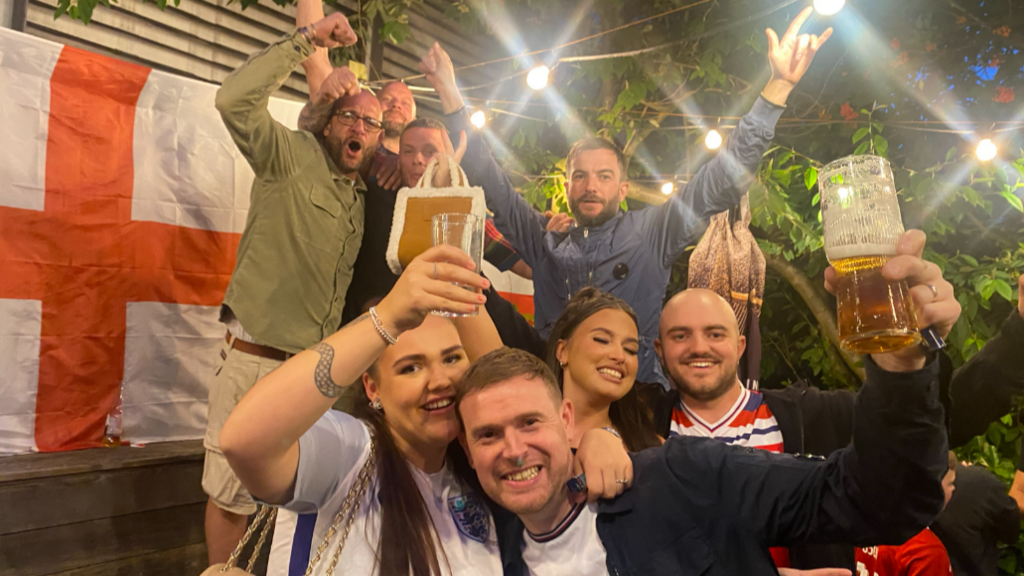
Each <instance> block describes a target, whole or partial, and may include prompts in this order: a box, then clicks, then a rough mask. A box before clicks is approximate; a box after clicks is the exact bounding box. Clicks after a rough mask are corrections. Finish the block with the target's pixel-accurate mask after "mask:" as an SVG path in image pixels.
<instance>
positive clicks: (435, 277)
mask: <svg viewBox="0 0 1024 576" xmlns="http://www.w3.org/2000/svg"><path fill="white" fill-rule="evenodd" d="M434 280H437V262H434ZM932 290H935V288H934V287H933V288H932Z"/></svg>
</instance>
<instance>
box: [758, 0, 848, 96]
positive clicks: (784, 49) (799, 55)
mask: <svg viewBox="0 0 1024 576" xmlns="http://www.w3.org/2000/svg"><path fill="white" fill-rule="evenodd" d="M812 12H814V9H813V8H811V7H810V6H808V7H807V8H804V9H803V10H802V11H801V12H800V14H798V15H797V17H796V19H794V20H793V22H792V23H791V24H790V25H789V30H786V34H785V35H784V36H783V37H782V38H781V39H780V38H779V36H778V34H776V33H775V30H772V29H771V28H769V29H768V30H766V31H765V32H766V33H767V34H768V63H769V64H770V65H771V67H772V80H781V81H783V82H787V83H788V84H789V85H790V86H791V87H792V86H796V84H797V82H800V79H801V78H803V77H804V74H805V73H806V72H807V68H808V67H809V66H810V65H811V61H812V60H814V55H815V53H817V52H818V49H819V48H821V47H822V46H823V45H824V44H825V42H826V41H827V40H828V39H829V37H830V36H832V29H831V28H829V29H828V30H825V32H824V34H822V35H821V36H815V35H814V34H800V28H801V27H802V26H803V25H804V23H805V22H807V19H808V18H810V16H811V13H812Z"/></svg>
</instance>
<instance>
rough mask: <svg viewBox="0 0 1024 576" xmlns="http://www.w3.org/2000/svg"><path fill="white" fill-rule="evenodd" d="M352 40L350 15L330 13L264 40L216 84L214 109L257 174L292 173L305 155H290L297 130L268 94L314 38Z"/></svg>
mask: <svg viewBox="0 0 1024 576" xmlns="http://www.w3.org/2000/svg"><path fill="white" fill-rule="evenodd" d="M355 41H356V36H355V32H353V31H352V27H351V26H349V24H348V20H346V19H345V17H344V16H342V15H341V14H333V15H331V17H328V18H324V19H322V20H320V21H319V22H317V23H316V24H314V25H313V26H311V27H310V28H308V29H307V30H306V31H305V32H303V31H297V32H294V33H292V34H290V35H288V36H285V37H284V38H282V39H280V40H278V41H277V42H275V43H273V44H271V45H270V46H267V48H266V49H264V50H263V51H261V52H259V53H257V54H255V55H253V56H252V57H251V58H250V59H249V60H248V61H247V62H246V63H245V64H243V65H242V66H240V67H239V68H238V69H237V70H235V71H234V72H232V73H231V74H230V75H229V76H228V77H227V78H225V79H224V83H223V84H222V85H221V87H220V89H219V90H217V97H216V106H217V110H218V111H219V112H220V116H221V119H222V120H223V121H224V125H225V126H226V127H227V129H228V132H229V133H230V134H231V138H232V139H233V140H234V141H235V144H236V145H237V146H238V149H239V150H240V151H241V152H242V155H243V156H245V159H246V160H247V161H248V162H249V165H250V166H252V169H253V171H254V172H255V173H256V176H257V177H264V176H266V175H267V174H268V173H270V172H273V173H277V174H284V175H287V174H291V173H293V172H294V171H295V170H297V169H298V168H300V167H301V166H302V165H304V164H305V162H306V161H307V160H308V159H306V158H293V156H292V154H291V141H292V139H293V138H297V137H300V136H297V135H295V134H294V133H293V132H292V131H291V130H289V129H287V128H285V127H284V126H282V125H281V124H280V123H279V122H277V121H276V120H274V118H273V117H272V116H271V115H270V111H269V110H268V109H267V105H268V103H269V102H270V96H271V94H273V93H274V91H276V90H277V89H278V88H280V87H281V84H283V83H284V81H285V80H286V79H287V78H288V76H289V75H290V74H291V73H292V70H294V69H295V65H296V64H298V63H299V62H301V61H302V60H304V59H305V58H306V57H307V56H308V55H309V54H310V53H311V52H312V50H313V47H314V42H315V43H316V45H317V46H338V45H346V46H347V45H350V44H354V43H355Z"/></svg>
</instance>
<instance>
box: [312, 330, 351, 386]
mask: <svg viewBox="0 0 1024 576" xmlns="http://www.w3.org/2000/svg"><path fill="white" fill-rule="evenodd" d="M310 350H312V351H313V352H316V353H318V354H320V360H319V361H317V363H316V370H314V371H313V382H314V383H316V389H317V390H319V391H320V393H321V394H323V395H324V396H326V397H328V398H337V397H338V396H341V393H342V392H344V391H345V388H344V387H342V386H338V385H337V384H335V383H334V380H332V379H331V362H333V361H334V348H332V347H331V345H330V344H328V343H326V342H321V343H319V344H317V345H316V346H313V347H312V348H310Z"/></svg>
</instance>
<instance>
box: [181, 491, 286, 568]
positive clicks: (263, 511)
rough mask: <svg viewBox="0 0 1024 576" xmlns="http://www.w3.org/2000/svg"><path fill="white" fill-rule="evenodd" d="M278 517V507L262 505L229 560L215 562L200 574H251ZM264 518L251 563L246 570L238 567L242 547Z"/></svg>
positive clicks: (250, 558) (250, 559)
mask: <svg viewBox="0 0 1024 576" xmlns="http://www.w3.org/2000/svg"><path fill="white" fill-rule="evenodd" d="M276 518H277V508H271V507H270V506H260V507H259V511H258V512H257V513H256V518H255V519H254V520H253V521H252V524H250V525H249V528H248V529H247V530H246V531H245V534H243V535H242V539H241V540H239V541H238V545H237V546H235V551H234V552H232V553H231V556H230V557H229V558H228V561H227V562H226V563H224V564H214V565H213V566H210V567H209V568H207V569H206V570H204V571H203V573H202V574H200V575H199V576H215V575H216V574H227V575H228V576H244V575H251V574H252V570H253V567H255V566H256V560H257V559H258V558H259V556H260V550H263V544H264V543H265V542H266V541H267V534H269V533H270V527H271V526H273V525H274V520H275V519H276ZM264 519H265V520H266V523H265V524H263V530H262V531H261V532H260V539H259V540H257V541H256V547H255V548H253V550H252V556H250V557H249V564H248V565H247V566H246V569H245V570H242V569H241V568H239V567H237V566H236V564H237V562H238V557H239V556H241V554H242V549H243V548H245V545H246V544H248V543H249V540H251V539H252V535H253V534H255V533H256V528H258V527H259V525H260V522H263V521H264Z"/></svg>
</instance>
